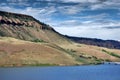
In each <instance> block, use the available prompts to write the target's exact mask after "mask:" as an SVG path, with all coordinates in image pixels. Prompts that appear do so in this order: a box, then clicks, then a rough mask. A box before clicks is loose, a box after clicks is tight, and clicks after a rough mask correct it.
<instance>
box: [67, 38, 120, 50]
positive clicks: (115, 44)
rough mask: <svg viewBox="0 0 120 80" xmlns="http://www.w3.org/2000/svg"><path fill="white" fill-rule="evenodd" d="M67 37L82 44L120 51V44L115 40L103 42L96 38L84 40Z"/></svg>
mask: <svg viewBox="0 0 120 80" xmlns="http://www.w3.org/2000/svg"><path fill="white" fill-rule="evenodd" d="M65 37H66V38H69V39H70V40H72V41H74V42H77V43H80V44H86V45H94V46H99V47H106V48H110V49H120V42H119V41H115V40H102V39H95V38H82V37H71V36H65Z"/></svg>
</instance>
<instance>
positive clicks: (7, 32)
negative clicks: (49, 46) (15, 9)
mask: <svg viewBox="0 0 120 80" xmlns="http://www.w3.org/2000/svg"><path fill="white" fill-rule="evenodd" d="M0 36H7V37H14V38H17V39H22V40H35V39H40V40H44V41H46V42H55V43H61V41H62V40H63V41H65V42H68V41H67V40H66V39H64V38H65V37H64V36H62V35H60V34H59V33H57V32H56V31H55V30H54V29H53V28H52V27H50V26H49V25H47V24H44V23H42V22H40V21H38V20H36V19H35V18H33V17H32V16H28V15H24V14H16V13H10V12H3V11H0Z"/></svg>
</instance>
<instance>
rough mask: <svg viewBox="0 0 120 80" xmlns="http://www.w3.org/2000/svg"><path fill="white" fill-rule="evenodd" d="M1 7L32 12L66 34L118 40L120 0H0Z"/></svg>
mask: <svg viewBox="0 0 120 80" xmlns="http://www.w3.org/2000/svg"><path fill="white" fill-rule="evenodd" d="M0 10H2V11H10V12H15V13H22V14H28V15H32V16H33V17H35V18H36V19H38V20H40V21H41V22H44V23H47V24H49V25H51V26H52V27H54V29H55V30H57V31H58V32H60V33H62V34H65V35H70V36H78V37H89V38H100V39H112V40H120V35H119V34H120V0H0Z"/></svg>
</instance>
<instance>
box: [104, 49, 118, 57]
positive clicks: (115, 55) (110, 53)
mask: <svg viewBox="0 0 120 80" xmlns="http://www.w3.org/2000/svg"><path fill="white" fill-rule="evenodd" d="M102 51H103V52H105V53H107V54H109V55H111V56H114V57H117V58H120V55H117V54H115V53H113V52H109V51H106V50H104V49H102Z"/></svg>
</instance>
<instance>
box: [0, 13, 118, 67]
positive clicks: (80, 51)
mask: <svg viewBox="0 0 120 80" xmlns="http://www.w3.org/2000/svg"><path fill="white" fill-rule="evenodd" d="M104 61H107V62H108V61H114V62H115V61H120V50H119V49H108V48H104V46H103V47H97V46H91V45H85V44H79V43H75V42H73V41H71V40H70V39H68V38H66V37H65V36H63V35H61V34H59V33H58V32H56V31H55V30H54V29H53V28H52V27H50V26H49V25H47V24H44V23H42V22H40V21H38V20H36V19H35V18H33V17H32V16H28V15H24V14H16V13H9V12H3V11H0V66H28V65H31V66H41V65H60V66H62V65H81V64H98V63H102V62H104Z"/></svg>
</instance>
